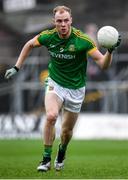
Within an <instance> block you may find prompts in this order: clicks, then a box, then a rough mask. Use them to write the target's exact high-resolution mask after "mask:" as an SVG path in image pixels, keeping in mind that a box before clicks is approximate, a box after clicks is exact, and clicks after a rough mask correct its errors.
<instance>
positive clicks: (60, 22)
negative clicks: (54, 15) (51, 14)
mask: <svg viewBox="0 0 128 180" xmlns="http://www.w3.org/2000/svg"><path fill="white" fill-rule="evenodd" d="M56 22H57V23H58V24H62V23H68V22H69V19H68V18H67V19H57V20H56Z"/></svg>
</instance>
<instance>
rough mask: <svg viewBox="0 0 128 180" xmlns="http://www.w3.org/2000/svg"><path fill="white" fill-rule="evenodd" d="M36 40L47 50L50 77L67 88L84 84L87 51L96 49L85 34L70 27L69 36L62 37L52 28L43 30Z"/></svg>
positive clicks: (75, 87)
mask: <svg viewBox="0 0 128 180" xmlns="http://www.w3.org/2000/svg"><path fill="white" fill-rule="evenodd" d="M38 41H39V43H40V44H41V45H44V46H46V47H47V49H48V51H49V54H50V61H49V65H48V74H49V77H50V78H51V79H53V80H54V81H55V82H56V83H58V84H59V85H61V86H63V87H65V88H69V89H78V88H81V87H83V86H85V85H86V68H87V53H88V52H89V51H92V50H94V49H96V46H95V44H94V43H93V41H92V40H91V39H90V38H89V37H88V36H87V35H86V34H84V33H83V32H81V31H80V30H77V29H76V28H74V27H72V30H71V34H70V36H69V38H67V39H62V38H60V37H59V35H58V33H57V30H56V28H54V29H52V30H45V31H43V32H42V33H41V34H40V36H39V37H38Z"/></svg>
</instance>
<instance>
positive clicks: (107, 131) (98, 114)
mask: <svg viewBox="0 0 128 180" xmlns="http://www.w3.org/2000/svg"><path fill="white" fill-rule="evenodd" d="M57 5H66V6H68V7H70V8H71V9H72V16H73V26H75V27H76V28H80V29H81V30H82V31H83V32H85V33H87V34H89V35H90V37H91V38H92V39H93V40H94V41H95V42H96V33H97V31H98V29H99V28H100V27H102V26H105V25H111V26H114V27H115V28H116V29H117V30H118V31H119V33H120V34H121V36H122V43H121V46H120V47H119V48H118V50H117V51H116V52H115V53H114V56H113V62H112V65H111V67H110V68H109V70H107V71H101V70H100V69H99V68H98V67H97V65H96V64H95V63H94V62H93V61H92V60H91V59H90V58H89V60H88V70H87V75H88V83H87V89H86V97H85V100H84V103H83V106H82V111H81V114H80V117H79V121H78V124H77V125H76V131H74V137H75V138H128V133H127V127H128V116H127V113H128V62H127V61H128V50H127V49H128V48H127V47H128V24H127V21H128V11H127V10H128V1H126V0H123V1H122V0H118V1H116V0H113V1H111V0H107V1H104V0H97V1H94V0H70V1H69V0H0V138H5V137H6V138H11V137H40V133H41V132H42V126H43V123H44V119H45V113H44V79H45V77H46V76H47V64H48V60H49V56H48V52H47V50H46V49H45V48H44V47H41V48H35V49H34V50H33V51H32V52H31V54H30V56H29V57H28V58H27V60H26V62H25V64H24V66H23V67H22V69H21V70H20V71H19V73H18V76H17V77H15V78H14V79H12V80H10V81H5V80H4V74H5V71H6V69H8V68H10V67H12V66H14V65H15V62H16V60H17V57H18V55H19V53H20V51H21V49H22V47H23V45H24V44H25V43H26V42H27V41H28V40H29V39H30V38H32V37H34V36H35V35H36V34H38V33H40V32H41V31H43V30H45V29H47V28H49V29H51V28H53V25H52V10H53V8H54V7H55V6H57ZM100 50H101V51H102V52H103V53H104V52H105V50H104V49H100ZM60 123H61V118H59V120H58V122H57V125H56V126H57V134H58V135H59V129H60ZM82 128H83V130H82Z"/></svg>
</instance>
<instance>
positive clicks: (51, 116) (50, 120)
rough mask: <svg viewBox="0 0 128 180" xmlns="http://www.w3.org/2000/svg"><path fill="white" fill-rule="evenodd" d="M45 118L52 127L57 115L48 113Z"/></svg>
mask: <svg viewBox="0 0 128 180" xmlns="http://www.w3.org/2000/svg"><path fill="white" fill-rule="evenodd" d="M46 116H47V122H48V123H50V124H53V125H54V124H55V122H56V119H57V117H58V113H55V112H48V113H47V114H46Z"/></svg>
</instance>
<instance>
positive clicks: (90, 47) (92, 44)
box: [87, 37, 97, 54]
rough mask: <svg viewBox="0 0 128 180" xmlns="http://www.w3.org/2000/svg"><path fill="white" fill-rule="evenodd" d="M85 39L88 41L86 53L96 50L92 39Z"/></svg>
mask: <svg viewBox="0 0 128 180" xmlns="http://www.w3.org/2000/svg"><path fill="white" fill-rule="evenodd" d="M87 41H88V43H87V44H88V46H87V53H88V54H91V53H92V52H94V51H95V50H97V46H96V44H95V43H94V41H93V40H92V39H91V38H89V37H88V38H87Z"/></svg>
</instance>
